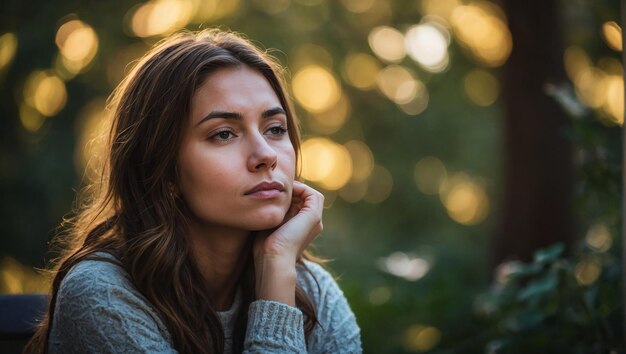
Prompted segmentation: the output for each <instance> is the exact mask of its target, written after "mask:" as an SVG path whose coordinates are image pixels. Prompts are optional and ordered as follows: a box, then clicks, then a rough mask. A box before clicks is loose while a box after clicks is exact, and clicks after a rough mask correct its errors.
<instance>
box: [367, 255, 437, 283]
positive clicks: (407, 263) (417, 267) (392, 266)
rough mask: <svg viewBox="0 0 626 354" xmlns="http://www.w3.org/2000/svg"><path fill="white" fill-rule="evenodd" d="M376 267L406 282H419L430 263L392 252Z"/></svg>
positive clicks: (428, 268) (422, 259)
mask: <svg viewBox="0 0 626 354" xmlns="http://www.w3.org/2000/svg"><path fill="white" fill-rule="evenodd" d="M378 266H379V268H380V269H381V270H382V271H384V272H387V273H389V274H391V275H395V276H397V277H400V278H404V279H406V280H408V281H416V280H419V279H421V278H423V277H424V276H425V275H426V273H428V271H429V270H430V263H429V262H428V261H427V260H425V259H424V258H420V257H416V256H413V255H410V254H406V253H404V252H394V253H392V254H390V255H389V256H387V257H384V258H381V259H380V260H379V262H378Z"/></svg>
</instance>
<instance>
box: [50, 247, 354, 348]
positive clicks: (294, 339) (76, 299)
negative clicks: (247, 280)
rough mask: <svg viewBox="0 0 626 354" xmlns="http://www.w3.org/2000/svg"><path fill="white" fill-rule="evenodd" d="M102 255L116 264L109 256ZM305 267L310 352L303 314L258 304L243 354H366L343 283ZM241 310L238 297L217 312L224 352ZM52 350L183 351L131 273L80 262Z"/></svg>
mask: <svg viewBox="0 0 626 354" xmlns="http://www.w3.org/2000/svg"><path fill="white" fill-rule="evenodd" d="M97 255H98V256H101V257H105V258H108V259H110V260H111V261H113V262H115V263H117V262H116V259H115V258H114V257H113V256H112V255H110V254H108V253H98V254H97ZM305 263H306V265H307V267H308V268H309V269H310V270H311V273H312V274H311V273H309V272H307V271H305V270H304V269H301V267H298V268H297V274H298V284H299V285H300V286H301V287H302V288H303V289H304V291H306V292H307V294H309V297H310V298H311V300H313V302H314V304H315V308H316V314H317V316H318V321H319V322H320V324H319V325H317V326H315V329H314V330H313V333H312V334H311V336H310V337H309V342H308V346H307V345H306V341H305V336H304V327H303V315H302V312H301V311H300V310H298V309H297V308H295V307H291V306H289V305H286V304H283V303H279V302H274V301H267V300H257V301H254V302H253V303H251V304H250V308H249V311H248V325H247V330H246V337H245V341H244V353H306V352H309V353H361V352H362V350H361V337H360V331H359V327H358V326H357V323H356V319H355V317H354V314H353V313H352V311H351V310H350V307H349V306H348V302H347V301H346V298H345V297H344V295H343V293H342V291H341V290H340V289H339V287H338V286H337V283H336V282H335V280H334V279H333V277H332V276H331V275H330V274H329V273H328V272H327V271H326V270H324V269H323V268H322V267H321V266H320V265H318V264H316V263H312V262H308V261H305ZM314 278H315V279H314ZM315 280H317V283H319V288H318V286H317V283H316V281H315ZM240 307H241V299H240V297H239V296H237V297H236V298H235V301H234V303H233V305H232V307H231V309H229V310H228V311H224V312H218V315H219V318H220V320H221V321H222V324H223V326H224V337H225V348H224V349H225V350H224V352H225V353H231V352H232V338H233V333H232V331H233V326H234V321H235V318H236V315H237V313H238V311H239V309H240ZM49 348H50V353H176V349H174V347H173V345H172V339H171V336H170V334H169V332H168V330H167V327H166V326H165V324H164V322H163V321H162V320H161V318H160V316H159V314H158V313H157V312H156V310H155V309H154V308H153V307H152V306H151V305H150V303H149V302H148V300H147V299H146V298H145V297H144V296H143V295H141V293H139V291H137V289H135V287H134V286H133V285H132V282H131V281H130V277H129V275H128V273H127V272H126V271H125V270H124V269H123V268H122V267H121V266H120V265H117V264H113V263H110V262H106V261H101V260H83V261H81V262H79V263H78V264H77V265H76V266H74V267H73V268H72V269H71V270H70V271H69V273H68V274H67V275H66V276H65V278H64V279H63V281H62V282H61V287H60V289H59V292H58V295H57V302H56V308H55V314H54V318H53V320H52V330H51V333H50V337H49Z"/></svg>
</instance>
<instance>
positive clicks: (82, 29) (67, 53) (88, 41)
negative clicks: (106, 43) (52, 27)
mask: <svg viewBox="0 0 626 354" xmlns="http://www.w3.org/2000/svg"><path fill="white" fill-rule="evenodd" d="M55 43H56V45H57V47H58V48H59V52H60V54H61V63H62V65H63V67H64V68H65V69H66V70H67V71H68V72H69V73H71V74H77V73H79V72H81V71H82V70H84V69H85V68H86V67H87V66H88V65H89V64H90V63H91V61H92V60H93V59H94V57H95V56H96V53H97V52H98V46H99V41H98V35H97V34H96V31H95V30H94V29H93V28H92V27H91V26H89V25H88V24H86V23H85V22H83V21H80V20H70V21H68V22H65V23H64V24H63V25H61V27H59V30H58V31H57V33H56V37H55Z"/></svg>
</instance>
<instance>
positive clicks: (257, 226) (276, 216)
mask: <svg viewBox="0 0 626 354" xmlns="http://www.w3.org/2000/svg"><path fill="white" fill-rule="evenodd" d="M286 213H287V212H286V211H284V210H273V211H269V210H268V211H263V212H262V213H259V215H257V216H256V217H254V218H253V225H251V230H253V231H259V230H269V229H273V228H276V227H278V226H280V224H281V223H282V222H283V221H284V220H285V214H286ZM251 221H252V220H251Z"/></svg>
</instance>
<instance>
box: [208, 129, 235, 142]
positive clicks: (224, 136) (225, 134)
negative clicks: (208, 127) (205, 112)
mask: <svg viewBox="0 0 626 354" xmlns="http://www.w3.org/2000/svg"><path fill="white" fill-rule="evenodd" d="M234 136H235V134H233V132H231V131H228V130H224V131H221V132H218V133H216V134H214V135H213V136H211V139H212V140H228V139H231V138H232V137H234Z"/></svg>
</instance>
